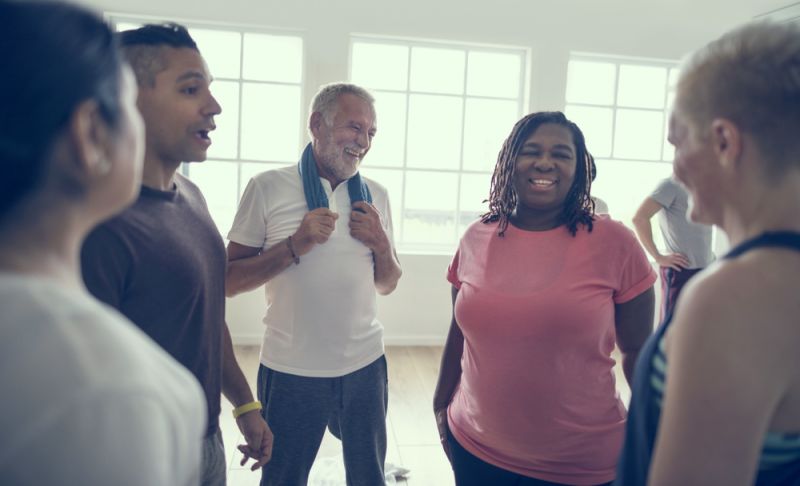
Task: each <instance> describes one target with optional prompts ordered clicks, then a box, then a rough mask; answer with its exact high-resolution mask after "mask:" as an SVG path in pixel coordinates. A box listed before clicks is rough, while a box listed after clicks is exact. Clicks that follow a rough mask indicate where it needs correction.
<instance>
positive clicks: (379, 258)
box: [372, 245, 403, 295]
mask: <svg viewBox="0 0 800 486" xmlns="http://www.w3.org/2000/svg"><path fill="white" fill-rule="evenodd" d="M372 257H373V261H374V263H375V288H376V289H377V290H378V293H379V294H381V295H388V294H390V293H392V291H394V289H395V288H396V287H397V282H398V281H399V280H400V277H401V276H402V275H403V269H402V268H400V262H398V261H397V255H396V254H395V252H394V249H393V248H392V247H391V245H387V249H386V250H384V251H383V252H381V253H378V252H375V251H373V252H372Z"/></svg>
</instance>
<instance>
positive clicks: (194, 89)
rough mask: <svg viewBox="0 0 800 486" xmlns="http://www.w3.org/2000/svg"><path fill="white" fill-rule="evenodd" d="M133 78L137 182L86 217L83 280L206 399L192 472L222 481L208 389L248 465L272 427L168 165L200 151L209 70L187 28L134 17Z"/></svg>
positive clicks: (199, 156)
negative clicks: (235, 432) (138, 121)
mask: <svg viewBox="0 0 800 486" xmlns="http://www.w3.org/2000/svg"><path fill="white" fill-rule="evenodd" d="M119 38H120V44H121V46H122V50H123V53H124V54H125V57H126V58H127V59H128V61H129V62H130V63H131V66H132V67H133V70H134V73H135V74H136V80H137V83H138V86H139V95H138V98H137V105H138V107H139V110H140V111H141V113H142V117H143V118H144V124H145V130H146V133H147V137H146V144H145V156H144V171H143V180H142V186H141V191H140V193H139V197H138V199H137V200H136V202H135V203H134V205H133V206H131V207H130V208H128V209H127V210H125V211H124V212H123V213H122V214H120V215H118V216H116V217H114V218H112V219H110V220H109V221H107V222H105V223H103V224H102V225H101V226H99V227H98V228H96V229H95V230H94V231H92V233H91V234H90V235H89V236H88V238H87V239H86V242H85V243H84V245H83V250H82V266H83V275H84V278H85V279H86V285H87V286H88V288H89V290H90V291H91V292H92V293H93V294H94V295H95V296H97V298H99V299H100V300H102V301H103V302H106V303H108V304H109V305H111V306H113V307H115V308H117V309H119V310H120V312H122V313H123V314H124V315H125V316H127V317H128V318H129V319H130V320H131V321H133V322H134V323H135V324H136V325H137V326H139V327H140V328H141V329H142V330H143V331H145V332H146V333H147V334H148V335H149V336H150V337H152V338H153V340H154V341H156V342H157V343H158V344H159V345H161V346H162V347H163V348H164V349H165V350H167V352H169V353H170V354H171V355H172V356H173V357H174V358H175V359H177V360H178V361H179V362H180V363H182V364H183V365H184V366H186V368H188V369H189V370H190V371H191V372H192V373H193V374H194V375H195V376H196V377H197V379H198V380H199V381H200V383H201V384H202V386H203V390H204V392H205V395H206V401H207V402H208V428H207V430H206V436H205V441H204V443H203V472H202V484H204V485H221V484H225V482H226V472H227V460H226V457H225V450H224V447H223V444H222V434H221V432H220V429H219V414H220V392H221V393H224V394H225V396H226V397H227V398H228V400H230V402H231V403H232V404H233V406H234V407H235V408H234V411H233V414H234V417H235V418H236V424H237V425H238V426H239V430H240V431H241V432H242V435H243V436H244V438H245V440H246V442H247V444H246V445H243V446H240V447H239V449H240V451H242V452H243V453H244V454H245V460H246V459H247V458H248V457H249V458H253V459H254V460H255V464H254V465H253V466H252V467H253V468H254V469H256V468H258V467H260V466H262V465H263V464H265V463H266V462H267V461H268V460H269V455H270V450H271V447H272V434H271V432H270V430H269V427H267V425H266V423H265V422H264V420H263V419H262V418H261V415H260V414H259V413H258V410H259V409H260V403H259V402H257V401H255V400H253V394H252V392H251V391H250V387H249V385H248V383H247V380H246V379H245V377H244V374H242V371H241V370H240V369H239V365H238V364H237V362H236V357H235V356H234V353H233V345H232V342H231V337H230V332H229V331H228V326H227V324H226V323H225V267H226V257H225V244H224V243H223V241H222V237H221V236H220V234H219V231H218V230H217V227H216V226H215V224H214V222H213V221H212V220H211V215H210V214H209V212H208V207H207V206H206V202H205V199H204V198H203V195H202V194H201V193H200V190H199V189H198V188H197V186H196V185H194V184H193V183H192V182H191V181H189V180H188V179H187V178H186V177H184V176H182V175H181V174H179V173H177V170H178V167H179V166H180V165H181V163H183V162H200V161H203V160H205V159H206V151H207V150H208V147H209V146H210V144H211V138H210V136H209V133H210V132H211V131H212V130H214V128H215V124H214V116H216V115H218V114H219V113H220V111H221V108H220V106H219V104H218V103H217V100H215V99H214V97H213V96H212V95H211V92H210V91H209V85H210V83H211V75H210V73H209V72H208V67H207V66H206V63H205V61H204V60H203V57H202V56H201V55H200V52H199V51H198V49H197V45H196V44H195V42H194V40H192V38H191V36H190V35H189V33H188V32H187V30H186V29H185V28H184V27H182V26H180V25H177V24H165V25H145V26H144V27H141V28H139V29H136V30H129V31H125V32H122V33H120V34H119Z"/></svg>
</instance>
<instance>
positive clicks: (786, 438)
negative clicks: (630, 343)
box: [650, 336, 800, 471]
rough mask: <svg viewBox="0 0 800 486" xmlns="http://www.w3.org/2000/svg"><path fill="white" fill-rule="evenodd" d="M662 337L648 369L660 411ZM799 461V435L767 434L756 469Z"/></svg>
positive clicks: (663, 357)
mask: <svg viewBox="0 0 800 486" xmlns="http://www.w3.org/2000/svg"><path fill="white" fill-rule="evenodd" d="M664 342H665V340H664V337H663V336H662V338H661V339H660V340H659V341H658V347H657V349H656V351H655V352H654V353H653V361H652V363H651V365H652V366H651V367H650V386H651V387H652V389H653V398H654V401H655V403H656V406H657V407H658V408H659V409H661V407H662V406H663V402H664V387H665V383H666V380H667V355H666V351H665V345H664ZM798 459H800V433H794V434H781V433H777V432H767V435H766V437H765V438H764V446H763V448H762V450H761V460H760V461H759V464H758V469H759V470H760V471H762V470H768V469H774V468H777V467H780V466H782V465H784V464H788V463H791V462H794V461H797V460H798Z"/></svg>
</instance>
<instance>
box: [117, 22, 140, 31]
mask: <svg viewBox="0 0 800 486" xmlns="http://www.w3.org/2000/svg"><path fill="white" fill-rule="evenodd" d="M141 26H142V24H137V23H133V22H114V27H115V28H116V29H117V32H124V31H126V30H135V29H138V28H139V27H141Z"/></svg>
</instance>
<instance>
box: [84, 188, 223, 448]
mask: <svg viewBox="0 0 800 486" xmlns="http://www.w3.org/2000/svg"><path fill="white" fill-rule="evenodd" d="M174 179H175V187H174V189H173V190H172V191H158V190H155V189H151V188H148V187H142V191H141V194H140V195H139V198H138V200H137V201H136V203H135V204H134V205H133V206H131V207H130V208H128V209H127V210H125V211H124V212H123V213H121V214H120V215H118V216H116V217H114V218H113V219H111V220H109V221H107V222H105V223H103V224H102V225H100V226H99V227H97V228H95V230H94V231H92V233H91V234H90V235H89V237H88V238H87V239H86V242H85V243H84V246H83V250H82V252H81V260H82V262H81V263H82V266H83V277H84V280H85V281H86V286H87V287H88V289H89V291H90V292H91V293H92V294H94V295H95V296H96V297H97V298H98V299H100V300H101V301H103V302H106V303H107V304H109V305H111V306H112V307H114V308H116V309H118V310H119V311H120V312H122V313H123V314H124V315H125V316H126V317H128V319H130V320H131V321H133V322H134V323H135V324H136V325H137V326H139V327H140V328H141V329H142V330H143V331H144V332H146V333H147V334H148V335H149V336H150V337H151V338H152V339H153V340H154V341H156V342H157V343H158V344H159V345H161V347H163V348H164V349H165V350H166V351H167V352H169V354H171V355H172V356H173V357H174V358H175V359H176V360H177V361H179V362H180V363H181V364H183V365H184V366H185V367H186V368H188V369H189V371H191V372H192V373H193V374H194V375H195V377H196V378H197V380H198V381H199V382H200V385H201V386H202V387H203V390H204V391H205V395H206V400H207V402H208V430H207V432H208V435H210V434H213V433H214V432H216V430H217V428H218V426H219V413H220V392H221V386H222V331H223V326H224V325H225V266H226V254H225V245H224V243H223V241H222V237H221V236H220V234H219V232H218V231H217V228H216V226H215V225H214V222H213V221H212V220H211V216H210V214H209V213H208V207H207V205H206V202H205V200H204V199H203V196H202V194H201V193H200V190H199V189H198V188H197V186H195V185H194V184H193V183H192V182H190V181H189V180H188V179H186V178H185V177H183V176H181V175H180V174H176V175H175V178H174Z"/></svg>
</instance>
